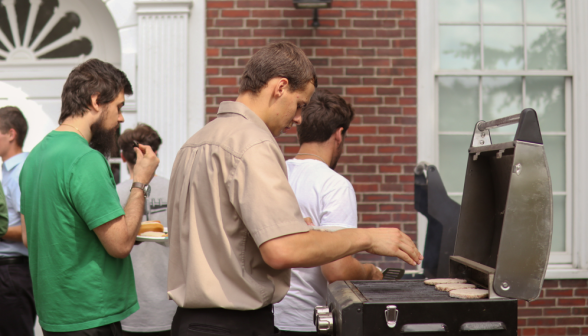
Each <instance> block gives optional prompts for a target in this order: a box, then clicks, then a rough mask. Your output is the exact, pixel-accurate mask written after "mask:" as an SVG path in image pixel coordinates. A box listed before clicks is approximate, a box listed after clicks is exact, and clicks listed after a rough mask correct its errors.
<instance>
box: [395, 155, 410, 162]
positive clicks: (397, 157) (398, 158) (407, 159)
mask: <svg viewBox="0 0 588 336" xmlns="http://www.w3.org/2000/svg"><path fill="white" fill-rule="evenodd" d="M392 161H393V162H394V163H416V156H414V155H394V159H393V160H392Z"/></svg>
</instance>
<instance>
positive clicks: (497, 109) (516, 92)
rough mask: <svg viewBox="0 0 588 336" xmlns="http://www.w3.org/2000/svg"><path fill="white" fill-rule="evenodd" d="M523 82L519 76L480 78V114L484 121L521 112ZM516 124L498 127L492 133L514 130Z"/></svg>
mask: <svg viewBox="0 0 588 336" xmlns="http://www.w3.org/2000/svg"><path fill="white" fill-rule="evenodd" d="M522 90H523V84H522V79H521V77H483V78H482V92H483V100H482V116H483V119H484V120H486V121H489V120H494V119H498V118H502V117H507V116H509V115H513V114H517V113H521V110H522V109H521V105H522V104H521V103H522V95H523V93H522ZM516 130H517V125H509V126H505V127H499V128H495V129H493V130H492V133H505V132H512V133H514V132H516Z"/></svg>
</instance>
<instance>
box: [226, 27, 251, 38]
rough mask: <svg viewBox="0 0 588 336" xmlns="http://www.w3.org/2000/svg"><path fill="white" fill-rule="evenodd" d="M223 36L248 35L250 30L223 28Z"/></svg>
mask: <svg viewBox="0 0 588 336" xmlns="http://www.w3.org/2000/svg"><path fill="white" fill-rule="evenodd" d="M223 36H224V37H249V36H251V31H250V30H249V29H225V30H223Z"/></svg>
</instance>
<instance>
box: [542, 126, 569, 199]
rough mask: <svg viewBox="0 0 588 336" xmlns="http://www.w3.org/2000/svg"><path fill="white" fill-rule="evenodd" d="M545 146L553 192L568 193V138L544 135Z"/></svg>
mask: <svg viewBox="0 0 588 336" xmlns="http://www.w3.org/2000/svg"><path fill="white" fill-rule="evenodd" d="M543 145H544V146H545V155H546V156H547V164H548V165H549V173H550V174H551V187H552V188H553V191H566V137H565V136H563V135H544V136H543Z"/></svg>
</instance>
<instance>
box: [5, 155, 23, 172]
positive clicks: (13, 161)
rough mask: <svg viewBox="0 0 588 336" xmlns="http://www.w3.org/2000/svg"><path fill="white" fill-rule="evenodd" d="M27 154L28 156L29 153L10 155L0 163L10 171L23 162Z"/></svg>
mask: <svg viewBox="0 0 588 336" xmlns="http://www.w3.org/2000/svg"><path fill="white" fill-rule="evenodd" d="M27 156H29V153H20V154H16V155H15V156H13V157H11V158H10V159H8V160H6V161H4V163H2V165H3V166H4V168H5V169H6V170H7V171H11V170H12V169H13V168H14V167H16V166H18V165H19V164H21V163H23V162H24V161H25V160H26V159H27Z"/></svg>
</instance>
